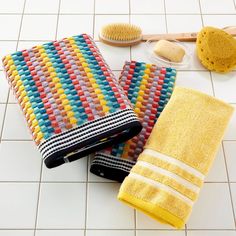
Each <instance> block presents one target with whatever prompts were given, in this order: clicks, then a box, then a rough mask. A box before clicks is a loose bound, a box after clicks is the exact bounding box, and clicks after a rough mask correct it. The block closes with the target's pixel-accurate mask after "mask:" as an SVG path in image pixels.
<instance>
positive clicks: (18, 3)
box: [0, 0, 24, 13]
mask: <svg viewBox="0 0 236 236" xmlns="http://www.w3.org/2000/svg"><path fill="white" fill-rule="evenodd" d="M0 6H1V8H0V13H22V11H23V7H24V0H11V1H6V0H0Z"/></svg>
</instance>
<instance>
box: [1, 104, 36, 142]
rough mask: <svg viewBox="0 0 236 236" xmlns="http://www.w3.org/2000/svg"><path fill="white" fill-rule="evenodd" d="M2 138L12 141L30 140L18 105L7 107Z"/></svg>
mask: <svg viewBox="0 0 236 236" xmlns="http://www.w3.org/2000/svg"><path fill="white" fill-rule="evenodd" d="M2 138H3V139H13V140H21V139H24V140H32V136H31V134H30V131H29V129H28V127H27V124H26V120H25V119H24V115H23V112H22V111H21V110H20V107H19V105H18V104H8V105H7V113H6V118H5V124H4V127H3V136H2Z"/></svg>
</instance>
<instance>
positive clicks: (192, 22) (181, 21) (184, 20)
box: [166, 15, 202, 33]
mask: <svg viewBox="0 0 236 236" xmlns="http://www.w3.org/2000/svg"><path fill="white" fill-rule="evenodd" d="M166 18H167V28H168V32H171V33H177V32H178V33H180V32H198V31H199V30H201V28H202V21H201V16H200V15H167V16H166Z"/></svg>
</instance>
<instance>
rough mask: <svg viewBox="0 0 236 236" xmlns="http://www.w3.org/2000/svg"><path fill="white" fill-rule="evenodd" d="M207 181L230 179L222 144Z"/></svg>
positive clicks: (225, 180)
mask: <svg viewBox="0 0 236 236" xmlns="http://www.w3.org/2000/svg"><path fill="white" fill-rule="evenodd" d="M205 181H206V182H227V181H228V180H227V172H226V167H225V159H224V153H223V149H222V145H220V148H219V151H218V153H217V155H216V157H215V160H214V162H213V165H212V167H211V169H210V171H209V173H208V175H207V177H206V179H205Z"/></svg>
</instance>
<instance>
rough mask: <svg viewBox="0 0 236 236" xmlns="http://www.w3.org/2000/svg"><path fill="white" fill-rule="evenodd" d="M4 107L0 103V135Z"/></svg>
mask: <svg viewBox="0 0 236 236" xmlns="http://www.w3.org/2000/svg"><path fill="white" fill-rule="evenodd" d="M5 107H6V105H5V104H0V135H1V130H2V125H3V118H4V112H5Z"/></svg>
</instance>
